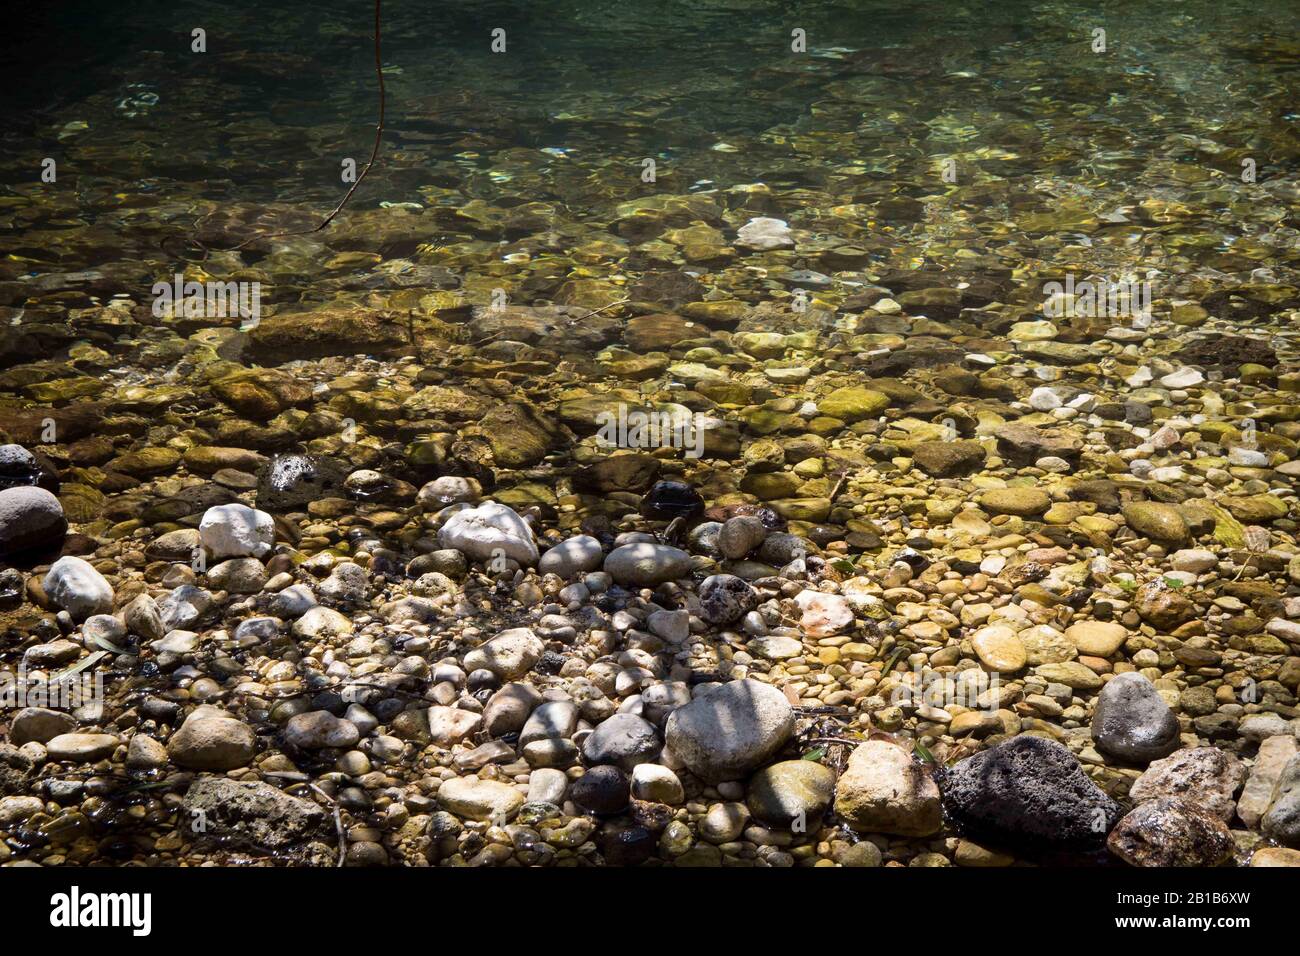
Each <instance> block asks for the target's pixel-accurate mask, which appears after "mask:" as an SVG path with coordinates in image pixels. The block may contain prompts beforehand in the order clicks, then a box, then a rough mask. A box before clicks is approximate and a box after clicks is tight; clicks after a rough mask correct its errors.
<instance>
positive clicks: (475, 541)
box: [438, 501, 538, 566]
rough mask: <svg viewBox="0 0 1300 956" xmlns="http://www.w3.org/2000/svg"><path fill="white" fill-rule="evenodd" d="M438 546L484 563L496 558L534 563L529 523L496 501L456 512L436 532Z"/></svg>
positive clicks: (534, 551)
mask: <svg viewBox="0 0 1300 956" xmlns="http://www.w3.org/2000/svg"><path fill="white" fill-rule="evenodd" d="M438 543H439V544H440V545H442V547H444V548H455V549H456V550H458V551H460V552H462V553H463V554H465V555H466V556H467V557H469V558H471V559H472V560H474V561H479V562H483V563H486V562H489V561H491V560H493V559H494V558H497V557H504V558H506V559H508V560H511V561H515V562H518V563H519V564H521V565H525V566H531V565H533V564H536V563H537V557H538V552H537V543H536V542H535V541H534V540H533V531H532V528H531V527H530V526H529V524H528V522H527V521H525V520H524V519H523V518H521V517H520V516H519V515H518V514H516V513H515V511H514V510H512V509H511V508H507V507H506V506H505V505H502V504H498V503H497V502H495V501H485V502H484V503H483V504H481V505H479V506H478V507H477V508H466V509H465V510H463V511H458V512H456V513H455V514H454V515H452V516H451V517H450V518H448V519H447V523H446V524H444V525H443V526H442V527H441V528H440V529H439V530H438Z"/></svg>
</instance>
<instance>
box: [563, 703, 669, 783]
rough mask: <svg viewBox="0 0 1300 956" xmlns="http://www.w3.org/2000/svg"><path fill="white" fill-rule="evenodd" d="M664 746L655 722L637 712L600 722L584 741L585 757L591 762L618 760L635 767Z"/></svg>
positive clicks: (623, 765) (627, 767)
mask: <svg viewBox="0 0 1300 956" xmlns="http://www.w3.org/2000/svg"><path fill="white" fill-rule="evenodd" d="M661 750H663V741H662V740H660V739H659V733H658V731H656V730H655V728H654V725H653V724H651V723H649V722H648V721H646V720H643V719H642V718H640V717H638V716H637V715H636V714H614V715H613V716H611V717H609V718H607V719H606V720H605V721H604V722H602V723H601V724H599V725H598V726H597V727H596V729H595V730H593V731H592V732H591V733H590V734H588V735H587V739H586V740H584V741H583V743H582V759H583V760H584V761H586V763H587V764H588V765H589V766H597V765H599V764H614V765H615V766H618V767H620V768H622V769H623V770H632V769H634V768H635V767H636V766H638V765H639V764H643V763H650V762H651V761H653V760H655V759H657V758H658V756H659V753H660V751H661Z"/></svg>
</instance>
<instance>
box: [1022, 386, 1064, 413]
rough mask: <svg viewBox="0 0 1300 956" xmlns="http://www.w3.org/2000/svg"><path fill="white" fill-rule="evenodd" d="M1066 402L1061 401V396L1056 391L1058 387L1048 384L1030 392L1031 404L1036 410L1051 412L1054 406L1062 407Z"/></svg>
mask: <svg viewBox="0 0 1300 956" xmlns="http://www.w3.org/2000/svg"><path fill="white" fill-rule="evenodd" d="M1064 404H1065V403H1064V402H1063V401H1061V396H1060V395H1058V394H1057V393H1056V389H1054V388H1050V387H1048V386H1046V385H1040V386H1039V387H1038V388H1036V389H1034V390H1033V391H1032V392H1030V393H1029V406H1030V408H1033V409H1034V410H1035V411H1039V412H1050V411H1051V410H1052V409H1054V408H1060V407H1061V406H1062V405H1064Z"/></svg>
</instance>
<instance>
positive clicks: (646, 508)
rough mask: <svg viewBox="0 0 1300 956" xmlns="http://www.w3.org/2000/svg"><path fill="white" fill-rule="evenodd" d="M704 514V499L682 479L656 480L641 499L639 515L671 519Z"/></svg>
mask: <svg viewBox="0 0 1300 956" xmlns="http://www.w3.org/2000/svg"><path fill="white" fill-rule="evenodd" d="M702 514H704V499H703V498H701V497H700V493H699V492H698V491H696V490H695V488H694V487H692V486H691V485H688V484H687V483H686V482H684V481H657V482H655V483H654V485H653V486H652V487H651V488H650V490H649V491H648V492H646V496H645V497H644V498H642V499H641V515H642V517H645V518H658V519H660V520H661V521H671V520H672V519H674V518H694V517H697V516H699V515H702Z"/></svg>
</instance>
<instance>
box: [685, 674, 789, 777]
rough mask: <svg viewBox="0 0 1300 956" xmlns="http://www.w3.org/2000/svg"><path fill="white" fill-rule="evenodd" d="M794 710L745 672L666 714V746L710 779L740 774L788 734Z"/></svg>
mask: <svg viewBox="0 0 1300 956" xmlns="http://www.w3.org/2000/svg"><path fill="white" fill-rule="evenodd" d="M793 732H794V710H793V708H792V707H791V706H790V702H789V701H788V700H786V699H785V694H783V693H781V692H780V691H779V690H777V689H776V688H775V687H773V686H772V685H771V684H764V683H762V682H761V681H756V680H753V679H752V678H747V679H745V680H738V681H732V682H730V683H728V684H723V685H722V686H721V687H718V688H716V689H714V690H710V691H707V692H706V693H705V694H703V696H700V697H696V698H695V699H694V700H692V701H691V702H690V703H689V704H685V705H684V706H682V707H678V708H677V709H676V710H674V711H673V712H672V714H670V715H669V717H668V723H667V725H666V727H665V728H664V735H665V738H666V739H667V741H668V746H669V747H670V748H671V749H672V752H673V753H674V754H676V756H677V757H678V758H680V759H681V761H682V762H683V763H684V764H685V765H686V766H687V767H689V768H690V771H691V773H693V774H695V775H696V776H697V777H699V778H700V779H702V780H705V781H708V782H709V783H718V782H720V781H723V780H740V779H743V778H744V777H747V776H749V774H750V773H751V772H752V771H754V770H756V769H758V768H759V767H761V766H762V765H763V764H764V763H766V762H767V760H768V759H769V758H770V757H771V756H772V755H773V754H775V753H776V752H777V751H778V750H780V749H781V747H782V746H783V745H784V744H785V742H786V741H787V740H789V739H790V735H791V734H792V733H793Z"/></svg>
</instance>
